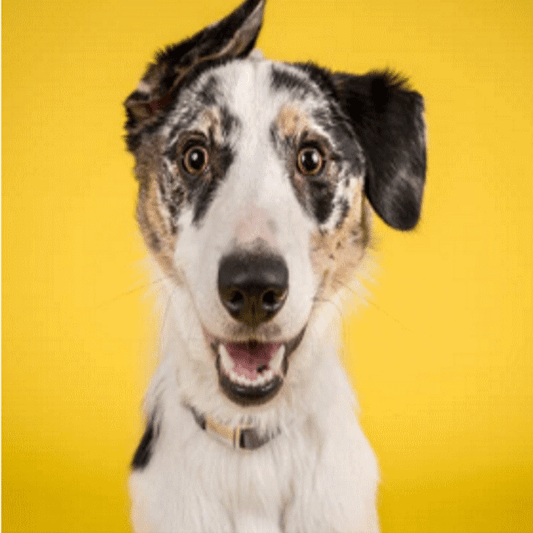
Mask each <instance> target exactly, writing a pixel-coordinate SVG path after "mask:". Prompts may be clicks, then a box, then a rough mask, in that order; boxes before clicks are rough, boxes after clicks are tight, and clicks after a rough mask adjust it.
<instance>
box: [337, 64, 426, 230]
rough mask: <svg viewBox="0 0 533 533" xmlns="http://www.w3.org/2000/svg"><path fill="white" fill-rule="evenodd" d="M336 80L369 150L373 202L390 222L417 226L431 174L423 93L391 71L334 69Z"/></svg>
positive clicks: (367, 181)
mask: <svg viewBox="0 0 533 533" xmlns="http://www.w3.org/2000/svg"><path fill="white" fill-rule="evenodd" d="M333 83H334V85H335V87H336V89H337V93H338V96H339V98H340V102H341V107H342V109H343V111H344V112H345V113H346V115H347V116H348V118H349V119H350V122H351V124H352V126H353V128H354V130H355V132H356V134H357V136H358V138H359V141H360V143H361V145H362V146H363V149H364V151H365V156H366V159H367V161H366V166H367V171H366V176H365V193H366V195H367V197H368V199H369V200H370V203H371V204H372V207H373V208H374V209H375V211H376V212H377V213H378V215H379V216H380V217H381V218H382V219H383V220H384V221H385V222H386V223H387V224H388V225H389V226H392V227H393V228H396V229H401V230H407V229H411V228H413V227H414V226H415V225H416V223H417V222H418V219H419V216H420V206H421V203H422V194H423V190H424V181H425V175H426V140H425V126H424V118H423V111H424V102H423V99H422V96H421V95H420V94H418V93H417V92H415V91H411V90H409V89H407V88H406V83H405V81H404V80H402V79H400V78H399V77H398V76H396V75H394V74H391V73H389V72H384V73H378V72H371V73H369V74H366V75H364V76H353V75H350V74H333Z"/></svg>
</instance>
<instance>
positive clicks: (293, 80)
mask: <svg viewBox="0 0 533 533" xmlns="http://www.w3.org/2000/svg"><path fill="white" fill-rule="evenodd" d="M270 78H271V86H272V89H274V90H283V89H284V90H287V91H290V92H293V91H294V92H296V93H297V94H298V96H299V97H301V98H302V97H305V96H307V95H308V94H309V93H312V92H314V91H313V86H312V85H311V84H310V83H307V82H306V81H305V80H304V79H302V78H301V77H300V76H297V75H296V74H294V73H292V72H290V71H288V70H285V69H281V68H276V67H275V66H273V67H272V69H271V71H270Z"/></svg>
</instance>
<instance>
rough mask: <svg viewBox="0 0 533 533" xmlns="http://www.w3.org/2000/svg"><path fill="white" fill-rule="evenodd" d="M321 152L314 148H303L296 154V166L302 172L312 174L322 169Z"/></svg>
mask: <svg viewBox="0 0 533 533" xmlns="http://www.w3.org/2000/svg"><path fill="white" fill-rule="evenodd" d="M322 163H323V158H322V154H321V153H320V152H319V151H318V150H317V149H316V148H304V149H303V150H301V151H300V154H299V156H298V168H299V170H300V172H301V173H302V174H306V175H314V174H318V172H319V171H320V170H321V169H322Z"/></svg>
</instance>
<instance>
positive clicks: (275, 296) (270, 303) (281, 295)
mask: <svg viewBox="0 0 533 533" xmlns="http://www.w3.org/2000/svg"><path fill="white" fill-rule="evenodd" d="M285 295H286V291H283V290H280V289H278V290H274V289H271V290H268V291H266V292H264V293H263V295H262V298H261V303H262V305H263V307H264V308H265V309H266V310H268V311H272V312H275V311H276V310H277V308H278V306H279V307H281V305H283V300H284V299H285Z"/></svg>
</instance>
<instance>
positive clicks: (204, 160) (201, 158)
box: [182, 145, 209, 176]
mask: <svg viewBox="0 0 533 533" xmlns="http://www.w3.org/2000/svg"><path fill="white" fill-rule="evenodd" d="M208 163H209V154H208V152H207V150H206V149H205V148H204V147H203V146H199V145H195V146H191V147H190V148H188V149H187V150H186V151H185V153H184V154H183V157H182V164H183V168H184V169H185V171H186V172H187V173H188V174H191V175H193V176H199V175H200V174H203V173H204V172H205V169H206V168H207V165H208Z"/></svg>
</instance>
